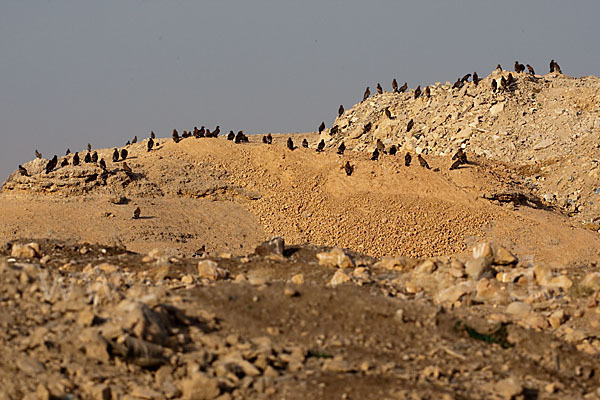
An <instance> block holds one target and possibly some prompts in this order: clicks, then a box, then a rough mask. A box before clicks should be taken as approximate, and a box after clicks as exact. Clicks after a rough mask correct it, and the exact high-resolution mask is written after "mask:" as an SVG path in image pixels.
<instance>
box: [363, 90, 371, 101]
mask: <svg viewBox="0 0 600 400" xmlns="http://www.w3.org/2000/svg"><path fill="white" fill-rule="evenodd" d="M370 95H371V90H370V89H369V87H368V86H367V89H366V90H365V94H364V95H363V101H365V100H366V99H368V98H369V96H370Z"/></svg>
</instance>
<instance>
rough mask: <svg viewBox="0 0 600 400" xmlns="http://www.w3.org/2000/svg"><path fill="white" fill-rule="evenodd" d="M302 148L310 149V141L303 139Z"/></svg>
mask: <svg viewBox="0 0 600 400" xmlns="http://www.w3.org/2000/svg"><path fill="white" fill-rule="evenodd" d="M302 147H304V148H305V149H308V140H306V138H304V139H302Z"/></svg>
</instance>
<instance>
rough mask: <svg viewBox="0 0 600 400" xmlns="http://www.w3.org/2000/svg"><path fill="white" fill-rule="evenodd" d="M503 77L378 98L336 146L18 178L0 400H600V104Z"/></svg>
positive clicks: (157, 159)
mask: <svg viewBox="0 0 600 400" xmlns="http://www.w3.org/2000/svg"><path fill="white" fill-rule="evenodd" d="M512 74H513V76H514V77H515V80H514V81H513V82H512V83H511V84H510V85H509V87H508V88H506V89H503V90H499V91H496V92H493V91H492V89H491V80H492V79H495V80H501V78H502V77H508V72H507V71H494V72H492V74H491V75H490V76H489V77H486V78H484V79H482V80H481V81H480V82H479V84H478V85H475V84H474V83H472V82H467V83H466V84H465V85H464V86H463V87H462V88H460V89H452V85H450V84H445V85H442V84H436V85H433V86H431V87H430V89H431V95H430V97H426V96H424V95H422V96H421V97H419V98H417V99H415V98H414V94H413V93H414V92H413V91H412V90H410V91H409V92H407V93H389V92H384V93H382V94H376V95H374V96H372V97H370V98H368V99H366V100H365V101H363V102H361V103H359V104H357V105H356V106H354V107H352V108H350V109H348V110H346V111H345V113H344V114H343V115H341V116H340V117H339V118H338V119H337V120H336V121H335V125H337V127H338V129H339V132H338V133H334V134H330V130H325V131H324V132H323V133H322V134H320V135H319V134H318V133H307V134H296V135H284V134H276V135H274V141H273V144H264V143H262V140H261V137H259V136H252V137H250V141H249V143H241V144H236V143H233V142H231V141H228V140H226V139H225V138H223V137H219V138H199V139H196V138H186V139H183V140H181V141H179V142H178V143H175V142H174V141H173V140H171V139H166V138H159V139H158V140H157V142H158V144H157V145H156V146H154V148H153V149H152V150H151V151H147V143H148V142H147V141H148V139H144V140H142V141H140V142H138V143H135V144H131V145H127V146H125V148H126V149H127V151H128V155H127V158H126V160H125V162H126V163H127V164H125V163H124V162H123V160H118V161H116V162H113V161H112V153H113V151H114V150H113V149H93V151H96V152H97V153H98V156H99V159H103V160H104V161H105V162H106V168H103V167H102V166H101V165H100V163H94V162H90V163H82V164H81V165H78V166H73V165H67V166H64V167H57V168H53V169H52V171H49V172H48V173H46V171H45V169H46V165H47V163H48V160H46V159H44V158H36V159H34V160H32V161H30V162H27V163H24V164H23V167H24V168H25V169H26V171H27V174H26V175H25V174H22V173H20V172H19V171H15V173H13V174H11V176H9V178H8V179H7V180H6V182H4V184H3V186H2V191H1V193H0V221H1V223H0V245H1V246H0V275H1V276H2V280H1V281H0V303H1V305H2V310H3V313H2V315H1V316H0V324H2V329H0V346H1V350H2V354H3V355H4V357H3V358H2V361H0V362H1V363H2V368H0V385H2V387H3V388H4V390H2V391H0V392H1V393H0V399H4V398H6V399H21V398H28V399H37V398H43V399H78V398H81V399H85V398H95V399H117V398H119V399H120V398H128V399H165V398H185V399H215V398H220V399H245V398H282V399H283V398H286V399H287V398H291V399H294V398H298V399H304V398H327V399H330V398H342V399H344V398H345V399H352V398H354V399H364V398H377V399H380V398H393V399H403V398H406V399H413V398H420V399H439V398H442V399H467V398H469V399H471V398H473V399H489V398H499V399H511V398H515V399H545V398H549V399H564V398H589V399H593V398H600V382H599V380H598V379H599V376H598V372H599V371H598V357H599V355H600V308H599V307H598V302H599V301H600V267H599V266H598V258H599V255H600V253H599V249H600V239H599V237H598V232H597V231H598V229H599V228H600V226H599V225H597V222H598V221H597V219H596V216H597V214H596V207H597V205H596V201H595V196H597V195H598V193H597V192H598V190H596V189H597V185H598V182H597V179H596V178H597V176H596V174H597V172H596V171H597V165H596V164H597V161H596V154H597V152H598V146H597V145H596V142H597V141H598V137H599V136H600V135H599V133H600V116H599V110H598V100H599V99H598V98H597V96H598V86H599V81H598V78H595V77H586V78H572V77H568V76H566V75H562V74H548V75H544V76H541V75H531V74H524V73H515V72H512ZM386 108H388V110H389V111H390V115H391V118H390V117H388V116H386V112H385V109H386ZM410 120H413V124H414V126H413V127H412V129H411V130H410V132H406V130H407V124H408V122H409V121H410ZM368 123H371V129H370V130H366V131H365V129H364V126H365V124H368ZM288 138H291V139H293V142H294V144H295V146H294V147H295V149H294V150H293V151H291V150H289V149H288V146H287V144H286V142H287V140H288ZM303 139H307V140H308V143H309V146H308V147H307V148H304V147H302V146H301V145H300V143H301V142H302V140H303ZM377 139H380V140H381V141H382V142H383V143H384V145H385V147H386V149H389V147H390V146H391V145H392V144H393V145H396V146H398V148H399V152H398V154H397V155H390V154H385V153H384V154H381V156H380V157H379V159H378V160H377V161H373V160H371V159H370V158H371V152H372V151H373V149H374V148H375V146H376V141H377ZM321 140H324V142H326V148H325V150H324V151H322V152H315V148H317V145H318V143H319V142H320V141H321ZM342 141H343V142H344V143H345V145H346V147H347V148H348V150H346V152H345V153H344V154H337V153H336V151H335V150H336V149H337V147H338V145H339V144H340V143H341V142H342ZM459 147H460V148H464V149H465V151H466V154H467V158H468V163H467V164H463V165H461V166H460V167H459V168H457V169H453V170H451V169H450V165H451V164H452V163H453V160H452V155H453V154H454V153H455V151H456V150H457V149H458V148H459ZM118 149H119V150H121V149H123V147H119V148H118ZM353 150H354V151H353ZM406 152H410V153H411V154H412V155H413V162H412V164H411V165H410V166H406V165H405V162H404V154H405V153H406ZM85 153H86V151H81V152H80V153H79V154H80V155H81V156H82V158H83V155H84V154H85ZM417 154H421V155H422V156H424V157H425V158H426V160H427V162H428V164H429V166H430V168H429V169H427V168H423V167H421V166H420V164H419V162H418V161H417ZM64 159H66V160H68V161H69V164H71V162H72V159H73V154H70V155H68V156H65V157H59V158H58V165H59V166H60V165H61V163H62V161H63V160H64ZM346 163H349V164H350V165H351V166H352V167H353V172H352V174H351V175H348V174H347V173H346V172H345V169H344V165H345V164H346ZM138 207H139V209H140V215H139V218H133V216H134V210H135V209H136V208H138ZM278 236H280V237H281V238H276V239H271V238H273V237H278ZM269 239H271V240H269Z"/></svg>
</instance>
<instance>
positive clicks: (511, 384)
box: [494, 377, 523, 400]
mask: <svg viewBox="0 0 600 400" xmlns="http://www.w3.org/2000/svg"><path fill="white" fill-rule="evenodd" d="M494 391H495V392H496V393H498V394H499V395H500V396H502V397H503V398H504V399H506V400H511V399H512V398H513V397H515V396H518V395H520V394H521V393H522V392H523V385H522V384H521V382H520V381H519V380H518V379H517V378H513V377H510V378H506V379H502V380H501V381H498V382H496V383H495V384H494Z"/></svg>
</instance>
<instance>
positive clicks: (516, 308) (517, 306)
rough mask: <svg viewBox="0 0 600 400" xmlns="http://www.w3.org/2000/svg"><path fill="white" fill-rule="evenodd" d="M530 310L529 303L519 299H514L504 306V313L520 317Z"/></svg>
mask: <svg viewBox="0 0 600 400" xmlns="http://www.w3.org/2000/svg"><path fill="white" fill-rule="evenodd" d="M530 312H531V305H529V304H527V303H523V302H521V301H514V302H512V303H510V304H509V305H508V306H507V307H506V313H507V314H510V315H514V316H518V317H522V316H524V315H526V314H528V313H530Z"/></svg>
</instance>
